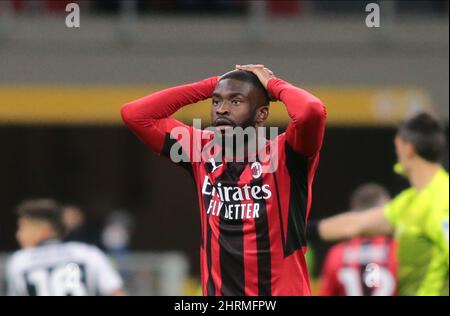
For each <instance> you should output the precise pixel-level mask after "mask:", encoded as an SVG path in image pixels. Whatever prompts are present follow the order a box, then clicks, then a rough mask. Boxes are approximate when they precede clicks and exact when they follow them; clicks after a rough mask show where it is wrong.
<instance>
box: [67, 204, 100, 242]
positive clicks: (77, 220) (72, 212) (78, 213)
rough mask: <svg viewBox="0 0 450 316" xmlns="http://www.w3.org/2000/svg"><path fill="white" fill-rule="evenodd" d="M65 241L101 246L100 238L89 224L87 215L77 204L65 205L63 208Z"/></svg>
mask: <svg viewBox="0 0 450 316" xmlns="http://www.w3.org/2000/svg"><path fill="white" fill-rule="evenodd" d="M62 222H63V225H64V241H79V242H84V243H87V244H92V245H96V246H99V245H100V241H99V238H98V237H97V236H96V234H95V233H93V230H91V229H90V227H89V226H88V225H87V221H86V215H85V213H84V212H83V210H82V209H81V208H80V207H79V206H77V205H65V206H63V210H62Z"/></svg>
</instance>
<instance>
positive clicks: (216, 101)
mask: <svg viewBox="0 0 450 316" xmlns="http://www.w3.org/2000/svg"><path fill="white" fill-rule="evenodd" d="M212 104H213V105H214V106H218V105H219V104H220V101H219V100H212Z"/></svg>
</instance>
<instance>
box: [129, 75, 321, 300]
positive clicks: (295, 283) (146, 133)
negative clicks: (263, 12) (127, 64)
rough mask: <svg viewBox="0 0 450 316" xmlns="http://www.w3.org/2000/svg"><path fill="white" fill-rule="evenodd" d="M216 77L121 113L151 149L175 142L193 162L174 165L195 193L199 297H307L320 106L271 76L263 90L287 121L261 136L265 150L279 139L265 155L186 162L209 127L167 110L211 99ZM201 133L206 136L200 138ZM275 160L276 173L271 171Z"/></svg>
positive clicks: (167, 151) (144, 100)
mask: <svg viewBox="0 0 450 316" xmlns="http://www.w3.org/2000/svg"><path fill="white" fill-rule="evenodd" d="M217 80H218V78H217V77H213V78H209V79H205V80H203V81H200V82H196V83H192V84H187V85H182V86H177V87H173V88H169V89H166V90H163V91H159V92H157V93H154V94H151V95H149V96H147V97H144V98H142V99H139V100H137V101H134V102H131V103H129V104H126V105H124V106H123V107H122V117H123V119H124V121H125V123H126V124H127V125H128V127H129V128H130V129H131V130H132V131H133V132H134V133H135V134H136V135H137V136H138V137H139V138H140V139H141V140H142V141H143V142H144V143H145V144H147V145H148V146H149V147H150V148H151V149H152V150H154V151H155V152H157V153H159V154H161V155H164V156H167V157H168V156H169V155H170V151H171V149H172V148H173V147H172V146H173V145H176V146H178V148H179V149H180V150H182V153H183V155H185V156H186V158H189V159H190V161H191V162H180V163H179V165H181V166H183V167H185V168H186V169H188V170H189V171H190V173H191V174H192V176H193V178H194V180H195V184H196V188H197V192H198V203H199V206H200V219H201V230H202V234H201V236H202V240H201V249H200V254H201V276H202V287H203V294H204V295H310V284H309V277H308V271H307V267H306V263H305V257H304V254H305V252H306V241H305V229H306V222H307V218H308V216H309V210H310V207H311V196H312V192H311V190H312V183H313V178H314V173H315V171H316V168H317V165H318V162H319V152H320V149H321V146H322V139H323V135H324V128H325V117H326V111H325V108H324V106H323V104H322V102H321V101H320V100H319V99H317V98H316V97H315V96H313V95H311V94H310V93H308V92H306V91H305V90H302V89H300V88H297V87H295V86H293V85H291V84H289V83H287V82H285V81H283V80H281V79H279V78H272V79H270V81H269V82H268V91H269V94H270V95H271V96H273V97H275V98H276V99H278V100H281V101H282V102H283V103H284V104H285V105H286V108H287V111H288V114H289V116H290V117H291V122H290V123H289V125H288V127H287V129H286V132H284V133H282V134H280V135H278V136H277V137H276V138H275V139H273V140H270V141H267V145H266V146H267V148H269V146H271V145H273V144H274V143H273V142H276V144H277V145H278V148H277V149H278V150H276V151H275V152H272V153H271V156H270V160H269V161H267V159H265V160H264V162H260V161H259V160H258V157H256V158H255V159H256V162H255V161H253V162H233V161H226V160H225V159H224V158H218V159H216V160H215V159H204V158H202V159H201V161H198V162H192V160H193V159H192V158H193V156H194V155H195V153H196V151H199V150H201V149H202V148H203V147H204V146H205V145H206V143H207V142H208V137H209V138H210V136H211V134H212V135H214V133H213V132H211V131H206V130H203V131H202V130H199V129H194V128H193V127H191V126H187V125H184V124H183V123H181V122H179V121H177V120H175V119H173V118H170V116H171V115H172V114H173V113H175V112H176V111H177V110H178V109H180V108H181V107H183V106H185V105H188V104H192V103H196V102H198V101H200V100H205V99H208V98H210V97H211V96H212V93H213V90H214V88H215V86H216V84H217ZM180 127H181V128H184V129H185V130H186V131H187V133H185V134H187V135H189V137H188V139H187V140H186V138H185V137H184V138H183V137H181V136H180V135H181V134H182V133H180V132H179V131H180V129H179V128H180ZM177 128H178V129H177ZM205 133H209V135H206V136H207V137H206V138H205V137H203V138H205V139H203V138H202V136H205ZM199 139H200V141H198V140H199ZM268 152H269V150H268ZM275 162H276V163H277V168H276V171H275V172H271V171H269V170H270V169H271V164H272V166H273V164H274V163H275Z"/></svg>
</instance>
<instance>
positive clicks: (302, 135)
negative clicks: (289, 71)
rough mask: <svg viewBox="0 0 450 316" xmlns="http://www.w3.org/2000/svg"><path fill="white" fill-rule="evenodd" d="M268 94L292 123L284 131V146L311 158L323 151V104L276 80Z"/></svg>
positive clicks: (296, 88)
mask: <svg viewBox="0 0 450 316" xmlns="http://www.w3.org/2000/svg"><path fill="white" fill-rule="evenodd" d="M267 89H268V91H269V94H270V95H272V96H273V97H275V98H276V99H277V100H280V101H282V102H283V103H284V104H285V106H286V109H287V112H288V114H289V117H290V118H291V122H290V123H289V125H288V127H287V129H286V142H287V143H288V144H289V146H290V147H291V148H292V149H293V150H294V151H295V152H296V153H299V154H301V155H304V156H307V157H309V156H313V155H314V154H316V153H317V152H319V151H320V149H321V147H322V141H323V136H324V133H325V120H326V109H325V106H324V105H323V103H322V101H320V100H319V99H318V98H317V97H315V96H314V95H312V94H311V93H309V92H308V91H306V90H303V89H300V88H298V87H295V86H293V85H291V84H290V83H288V82H286V81H284V80H281V79H279V78H272V79H270V80H269V82H268V85H267Z"/></svg>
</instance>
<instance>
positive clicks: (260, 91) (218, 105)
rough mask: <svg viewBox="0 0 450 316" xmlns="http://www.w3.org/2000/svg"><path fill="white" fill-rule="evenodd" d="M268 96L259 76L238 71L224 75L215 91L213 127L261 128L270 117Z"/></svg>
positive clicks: (212, 112) (212, 110)
mask: <svg viewBox="0 0 450 316" xmlns="http://www.w3.org/2000/svg"><path fill="white" fill-rule="evenodd" d="M269 102H270V100H269V95H268V93H267V90H266V89H265V88H264V86H263V85H262V84H261V82H260V81H259V79H258V77H257V76H256V75H255V74H253V73H251V72H248V71H241V70H235V71H231V72H229V73H227V74H225V75H224V76H222V77H221V78H220V80H219V82H218V83H217V85H216V88H215V89H214V93H213V97H212V108H211V122H212V124H213V126H216V127H219V126H224V127H223V128H225V127H226V126H230V127H236V126H240V127H242V128H246V127H249V126H255V127H258V126H262V125H263V124H264V121H265V120H266V119H267V117H268V115H269Z"/></svg>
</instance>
